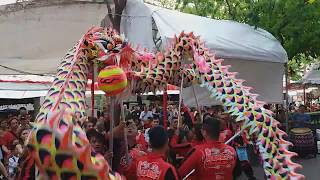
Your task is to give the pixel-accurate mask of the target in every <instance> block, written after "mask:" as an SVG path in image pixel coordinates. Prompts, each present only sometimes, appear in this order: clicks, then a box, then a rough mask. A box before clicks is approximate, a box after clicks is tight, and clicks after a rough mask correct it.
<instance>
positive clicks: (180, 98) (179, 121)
mask: <svg viewBox="0 0 320 180" xmlns="http://www.w3.org/2000/svg"><path fill="white" fill-rule="evenodd" d="M181 78H182V79H181V85H180V94H179V109H178V112H179V114H178V129H179V128H180V126H181V103H182V91H183V80H184V74H182V77H181Z"/></svg>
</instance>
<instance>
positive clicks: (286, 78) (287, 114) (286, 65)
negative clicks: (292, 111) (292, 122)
mask: <svg viewBox="0 0 320 180" xmlns="http://www.w3.org/2000/svg"><path fill="white" fill-rule="evenodd" d="M284 66H285V67H284V68H285V81H286V82H285V86H286V94H285V104H284V105H285V111H286V132H287V133H289V107H288V106H289V104H288V101H289V95H288V91H289V90H288V89H289V87H288V85H289V77H288V75H289V72H288V63H286V64H285V65H284Z"/></svg>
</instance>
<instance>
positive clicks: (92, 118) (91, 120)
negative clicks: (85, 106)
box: [88, 116, 98, 126]
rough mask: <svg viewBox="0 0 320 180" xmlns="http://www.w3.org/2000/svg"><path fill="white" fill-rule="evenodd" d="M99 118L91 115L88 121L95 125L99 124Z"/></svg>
mask: <svg viewBox="0 0 320 180" xmlns="http://www.w3.org/2000/svg"><path fill="white" fill-rule="evenodd" d="M97 121H98V120H97V118H96V117H92V116H89V117H88V122H91V123H92V124H93V126H95V125H96V124H97Z"/></svg>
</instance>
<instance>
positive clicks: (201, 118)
mask: <svg viewBox="0 0 320 180" xmlns="http://www.w3.org/2000/svg"><path fill="white" fill-rule="evenodd" d="M192 91H193V95H194V99H195V100H196V105H197V109H198V111H199V114H200V120H201V123H202V122H203V117H202V112H201V109H200V107H199V102H198V98H197V95H196V91H195V90H194V86H193V85H192Z"/></svg>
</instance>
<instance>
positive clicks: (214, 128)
mask: <svg viewBox="0 0 320 180" xmlns="http://www.w3.org/2000/svg"><path fill="white" fill-rule="evenodd" d="M202 127H203V129H204V130H205V131H206V133H207V134H208V136H209V137H210V138H213V139H218V138H219V134H220V121H219V120H217V119H216V118H213V117H210V116H209V117H207V118H205V119H204V120H203V125H202Z"/></svg>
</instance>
